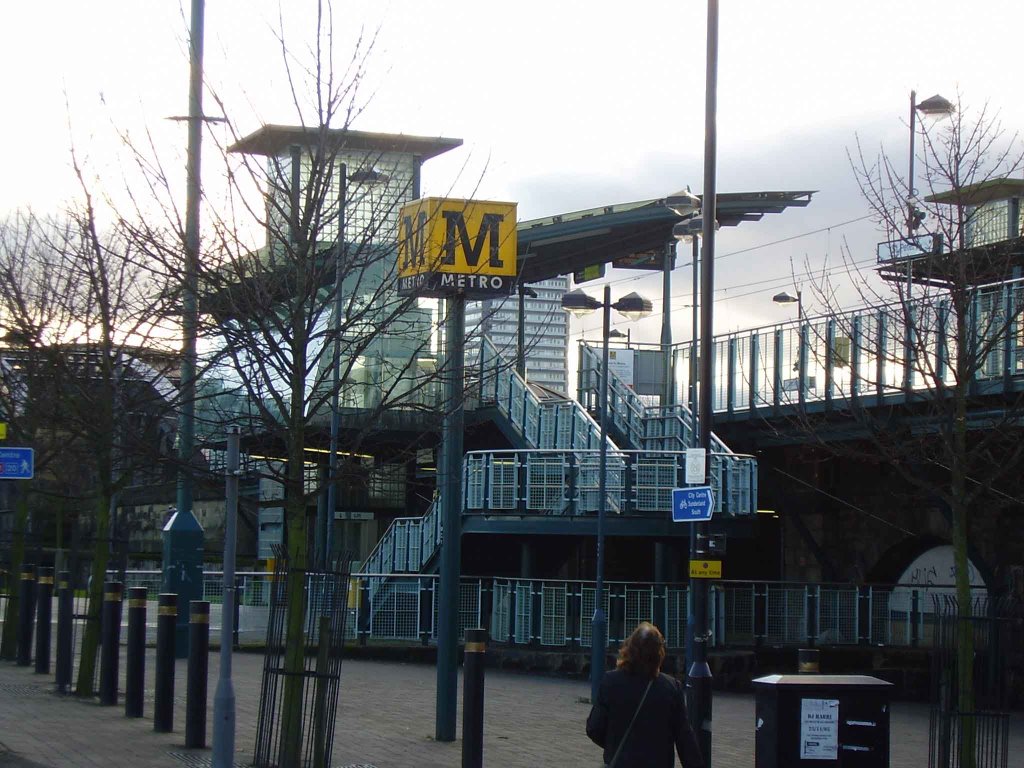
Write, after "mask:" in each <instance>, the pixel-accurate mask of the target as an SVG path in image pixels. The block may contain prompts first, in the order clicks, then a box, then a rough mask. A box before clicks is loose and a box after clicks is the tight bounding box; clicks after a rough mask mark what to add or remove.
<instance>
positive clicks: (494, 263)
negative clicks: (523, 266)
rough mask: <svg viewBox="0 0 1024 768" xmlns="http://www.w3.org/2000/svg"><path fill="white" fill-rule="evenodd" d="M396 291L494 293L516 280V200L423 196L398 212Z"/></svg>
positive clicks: (508, 290)
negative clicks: (507, 201)
mask: <svg viewBox="0 0 1024 768" xmlns="http://www.w3.org/2000/svg"><path fill="white" fill-rule="evenodd" d="M399 230H400V231H399V237H398V292H399V293H400V294H403V295H417V296H436V297H441V296H449V295H452V294H456V293H463V294H465V295H467V296H495V295H502V294H508V293H511V291H512V287H513V284H514V283H515V278H516V244H517V243H516V204H515V203H498V202H492V201H488V200H456V199H452V198H440V197H425V198H423V199H421V200H415V201H413V202H411V203H409V204H407V205H405V206H403V207H402V210H401V213H400V214H399Z"/></svg>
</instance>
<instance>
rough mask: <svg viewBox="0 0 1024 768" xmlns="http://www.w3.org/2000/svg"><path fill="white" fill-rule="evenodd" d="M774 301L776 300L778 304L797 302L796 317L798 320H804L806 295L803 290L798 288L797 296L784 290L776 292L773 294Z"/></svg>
mask: <svg viewBox="0 0 1024 768" xmlns="http://www.w3.org/2000/svg"><path fill="white" fill-rule="evenodd" d="M772 301H774V302H775V303H776V304H796V318H797V320H798V321H800V322H803V319H804V296H803V292H802V291H800V290H799V289H797V292H796V296H790V295H789V294H788V293H786V292H785V291H783V292H782V293H776V294H775V295H774V296H772Z"/></svg>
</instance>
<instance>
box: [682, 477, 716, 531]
mask: <svg viewBox="0 0 1024 768" xmlns="http://www.w3.org/2000/svg"><path fill="white" fill-rule="evenodd" d="M714 511H715V496H714V494H713V493H712V492H711V486H710V485H695V486H691V487H690V488H674V489H673V490H672V522H673V523H700V522H704V521H705V520H710V519H711V514H712V513H713V512H714Z"/></svg>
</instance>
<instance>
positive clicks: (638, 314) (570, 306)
mask: <svg viewBox="0 0 1024 768" xmlns="http://www.w3.org/2000/svg"><path fill="white" fill-rule="evenodd" d="M611 292H612V289H611V286H609V285H605V287H604V301H598V300H597V299H595V298H594V297H593V296H589V295H588V294H586V293H584V292H583V291H581V290H580V289H578V288H577V289H576V290H574V291H569V292H568V293H566V294H565V295H563V296H562V309H564V310H565V311H567V312H569V313H571V314H573V315H575V316H576V317H583V316H585V315H589V314H590V313H591V312H593V311H594V310H597V309H602V310H604V312H603V315H604V322H603V326H602V330H603V333H602V334H601V394H600V400H599V402H600V406H599V407H600V411H599V416H598V423H599V424H600V426H601V443H600V445H599V446H598V457H599V458H598V490H597V496H598V498H597V586H596V589H595V596H594V616H593V618H592V620H591V631H590V700H591V701H592V702H596V701H597V691H598V688H599V687H600V685H601V675H603V674H604V654H605V650H606V649H607V646H608V640H607V637H608V617H607V616H606V615H605V612H604V517H605V510H606V508H607V506H608V500H607V494H608V478H607V471H608V337H609V336H610V335H611V311H612V310H613V309H614V310H615V311H616V312H618V313H619V314H620V315H622V316H623V317H625V318H627V319H629V320H639V319H641V318H644V317H647V316H648V315H650V314H651V312H652V311H653V309H654V306H653V305H652V304H651V302H650V299H645V298H644V297H643V296H641V295H640V294H638V293H630V294H627V295H625V296H623V297H622V298H621V299H619V300H618V301H616V302H614V303H613V302H612V296H611Z"/></svg>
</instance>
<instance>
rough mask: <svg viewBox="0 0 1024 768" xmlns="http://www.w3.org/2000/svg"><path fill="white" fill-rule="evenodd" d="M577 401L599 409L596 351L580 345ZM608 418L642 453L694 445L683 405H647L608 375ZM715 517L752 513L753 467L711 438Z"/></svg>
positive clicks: (689, 414) (754, 496) (693, 421)
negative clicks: (716, 515) (721, 514)
mask: <svg viewBox="0 0 1024 768" xmlns="http://www.w3.org/2000/svg"><path fill="white" fill-rule="evenodd" d="M580 351H581V354H580V370H579V383H580V386H579V390H578V393H577V394H578V396H579V399H580V401H581V402H583V403H584V404H586V405H587V406H588V407H589V408H590V409H591V410H597V408H598V406H599V402H598V401H599V398H600V395H599V392H600V388H599V387H600V370H601V353H600V350H598V349H595V348H593V347H589V346H587V345H586V344H582V345H580ZM608 419H609V423H611V424H613V425H614V426H615V428H616V430H617V431H618V432H619V433H620V434H622V435H623V436H625V439H626V441H627V442H628V443H629V445H630V447H631V448H634V449H637V450H639V451H643V452H650V451H684V450H685V449H687V448H691V447H693V446H694V445H696V441H695V440H694V425H695V424H696V419H695V418H694V415H693V413H692V412H691V411H690V409H689V408H687V407H686V406H685V405H657V406H650V405H647V404H645V403H644V402H643V400H642V399H641V398H640V396H639V395H638V394H637V393H636V392H635V391H634V390H633V389H632V388H631V387H629V386H628V385H627V384H626V383H625V382H624V381H623V380H622V379H621V378H619V377H618V376H617V375H616V374H615V373H614V372H612V371H609V372H608ZM708 465H709V467H710V474H711V487H712V488H713V489H714V494H715V499H716V510H715V511H716V513H719V514H720V513H723V512H724V513H726V514H731V515H750V514H754V513H755V512H756V511H757V463H756V461H755V460H754V459H753V458H751V457H749V456H740V455H738V454H735V453H733V451H732V450H730V449H729V447H728V446H727V445H726V444H725V443H723V442H722V441H721V440H720V439H719V437H718V435H716V434H714V433H712V434H711V456H709V457H708Z"/></svg>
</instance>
